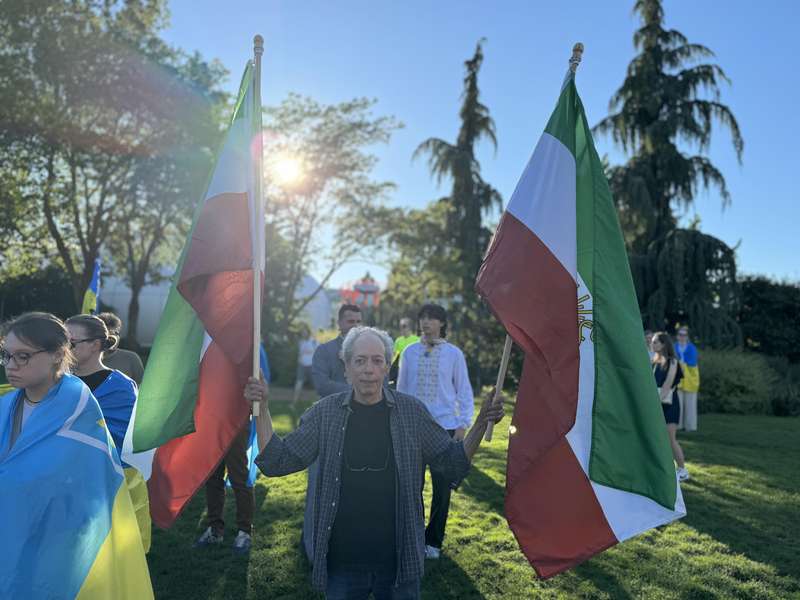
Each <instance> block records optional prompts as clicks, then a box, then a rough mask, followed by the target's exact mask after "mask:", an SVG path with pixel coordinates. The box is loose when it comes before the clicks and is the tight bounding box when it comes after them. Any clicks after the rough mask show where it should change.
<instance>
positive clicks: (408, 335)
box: [392, 317, 419, 362]
mask: <svg viewBox="0 0 800 600" xmlns="http://www.w3.org/2000/svg"><path fill="white" fill-rule="evenodd" d="M418 341H419V336H418V335H416V334H415V333H414V332H413V329H412V328H411V319H409V318H408V317H403V318H402V319H400V335H399V336H397V339H396V340H395V341H394V358H392V362H395V361H396V360H397V359H398V358H400V355H401V354H402V353H403V350H405V349H406V347H407V346H410V345H411V344H416V343H417V342H418Z"/></svg>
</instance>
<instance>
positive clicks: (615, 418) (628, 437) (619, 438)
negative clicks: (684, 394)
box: [551, 81, 677, 510]
mask: <svg viewBox="0 0 800 600" xmlns="http://www.w3.org/2000/svg"><path fill="white" fill-rule="evenodd" d="M561 97H562V99H565V98H566V99H567V100H569V101H570V104H568V105H567V106H564V110H565V115H562V116H560V117H559V118H558V119H556V118H555V115H554V118H551V123H553V122H557V123H559V124H561V123H562V121H563V122H566V121H568V119H570V118H572V115H574V116H575V119H576V120H575V121H574V129H573V131H574V132H575V134H574V137H573V139H574V142H575V145H574V148H573V150H574V155H575V157H576V167H577V169H576V173H577V182H576V183H577V186H576V194H577V198H576V202H577V206H576V216H577V223H576V226H577V241H578V272H579V273H580V275H581V277H582V278H583V280H584V282H585V283H586V285H587V287H588V288H589V290H590V292H591V293H592V301H593V315H592V320H593V322H594V329H593V331H594V355H595V390H594V405H593V419H592V450H591V457H590V461H589V478H590V479H591V480H592V481H594V482H596V483H599V484H602V485H606V486H609V487H612V488H617V489H621V490H625V491H628V492H632V493H635V494H640V495H642V496H646V497H648V498H651V499H652V500H654V501H655V502H657V503H658V504H660V505H662V506H664V507H665V508H668V509H670V510H671V509H673V508H674V506H675V500H676V497H677V484H676V479H675V467H674V465H673V462H672V453H671V450H670V447H669V443H668V441H667V434H666V430H665V424H664V416H663V413H662V410H661V404H660V402H659V400H658V396H657V393H656V387H655V382H654V380H653V373H652V371H651V368H650V365H649V362H648V358H647V352H646V349H645V347H644V333H643V330H642V321H641V316H640V313H639V305H638V302H637V300H636V292H635V289H634V286H633V279H632V278H631V272H630V266H629V264H628V256H627V253H626V251H625V244H624V242H623V238H622V231H621V229H620V226H619V221H618V219H617V213H616V208H615V206H614V202H613V200H612V198H611V192H610V190H609V188H608V181H607V180H606V177H605V173H604V171H603V165H602V163H601V162H600V157H599V156H598V155H597V151H596V150H595V147H594V142H593V141H592V135H591V130H590V128H589V125H588V123H587V120H586V115H585V113H584V110H583V105H582V103H581V100H580V98H579V97H578V94H577V91H576V90H575V84H574V81H570V82H569V83H568V85H567V87H566V89H565V90H564V92H563V93H562V95H561ZM559 105H561V101H559ZM559 139H562V138H561V137H559Z"/></svg>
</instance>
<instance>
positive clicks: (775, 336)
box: [739, 276, 800, 363]
mask: <svg viewBox="0 0 800 600" xmlns="http://www.w3.org/2000/svg"><path fill="white" fill-rule="evenodd" d="M740 285H741V289H742V302H741V308H740V311H739V323H740V324H741V327H742V333H743V334H744V339H745V346H746V347H747V348H750V349H752V350H756V351H758V352H763V353H765V354H769V355H771V356H779V357H785V358H787V359H788V360H789V361H790V362H792V363H798V362H800V310H798V307H800V285H798V284H796V283H789V282H782V283H781V282H776V281H771V280H770V279H768V278H767V277H760V276H756V277H744V278H742V280H741V282H740Z"/></svg>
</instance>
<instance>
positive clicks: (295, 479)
mask: <svg viewBox="0 0 800 600" xmlns="http://www.w3.org/2000/svg"><path fill="white" fill-rule="evenodd" d="M5 391H6V390H4V389H0V394H2V393H4V392H5ZM289 395H290V391H289V390H283V389H273V398H274V403H273V406H272V411H273V416H274V419H275V426H276V430H277V431H278V432H279V433H281V434H285V433H287V432H289V431H290V430H291V429H292V427H293V424H292V419H291V416H290V413H289V410H288V409H289V405H288V403H287V402H286V400H288V398H289ZM304 400H305V402H306V404H308V403H310V402H311V400H312V395H311V394H310V393H306V395H305V397H304ZM507 426H508V422H507V421H506V422H504V423H503V425H502V426H501V427H498V429H497V430H496V432H495V439H494V441H493V442H492V443H491V444H489V445H484V446H483V447H481V449H479V450H478V454H477V455H476V460H475V464H474V466H473V469H472V471H471V472H470V474H469V476H468V477H467V479H466V480H465V481H464V483H463V485H462V486H461V488H460V490H459V491H458V492H456V493H455V494H454V495H453V502H452V506H451V510H450V519H449V521H448V529H447V539H446V540H445V547H444V554H443V557H442V559H441V560H439V561H438V562H436V563H431V562H430V561H429V562H428V563H427V565H426V574H425V578H424V580H423V585H422V587H423V597H424V598H427V599H431V600H432V599H440V598H453V599H455V598H458V599H464V598H512V599H516V598H563V599H572V598H608V599H611V600H616V599H626V598H637V599H638V598H681V599H683V598H696V599H701V598H702V599H705V598H741V599H747V600H751V599H753V600H755V599H761V598H764V599H766V598H770V599H773V598H774V599H776V600H777V599H780V600H783V599H787V598H797V599H800V540H799V538H800V419H792V418H777V417H740V416H731V415H701V417H700V428H701V430H700V432H697V433H692V434H685V435H682V437H681V438H680V439H681V443H682V444H683V447H684V451H685V452H686V456H687V458H688V466H689V469H690V471H691V473H692V479H691V480H690V481H689V482H687V483H685V484H684V485H683V493H684V497H685V499H686V505H687V507H688V511H689V514H688V516H687V517H686V518H685V519H683V520H682V521H680V522H678V523H675V524H672V525H669V526H667V527H663V528H661V529H659V530H655V531H650V532H647V533H646V534H643V535H641V536H639V537H638V538H635V539H633V540H630V541H628V542H625V543H624V544H621V545H619V546H617V547H615V548H612V549H611V550H608V551H607V552H605V553H603V554H601V555H599V556H597V557H595V558H593V559H592V560H590V561H588V562H586V563H584V564H583V565H581V566H579V567H577V568H575V569H573V570H572V571H569V572H567V573H564V574H562V575H558V576H556V577H554V578H552V579H550V580H548V581H541V580H538V579H537V578H536V575H535V574H534V572H533V569H531V568H530V566H528V563H527V561H526V560H525V558H524V557H523V556H522V554H521V553H520V551H519V549H518V547H517V544H516V541H515V540H514V538H513V536H512V534H511V532H510V530H509V529H508V527H507V525H506V522H505V519H504V518H503V515H502V510H503V486H504V482H505V450H506V445H507ZM426 492H427V493H428V494H429V493H430V485H427V486H426ZM304 493H305V474H304V473H300V474H295V475H292V476H289V477H284V478H280V479H266V478H264V477H262V478H260V479H259V481H258V484H257V487H256V506H257V511H256V519H255V537H254V544H253V550H252V552H251V554H250V556H249V558H240V557H234V556H233V555H232V553H231V551H230V546H229V544H230V543H232V542H233V534H234V533H235V532H234V531H233V530H232V529H231V528H232V527H233V524H234V522H235V519H234V502H233V496H232V494H229V495H228V502H227V504H226V521H227V522H228V523H229V524H230V527H229V530H228V531H227V532H226V540H225V545H224V547H221V548H213V549H208V550H201V551H196V550H192V548H191V545H192V542H193V541H194V539H195V537H196V536H197V535H199V533H200V532H201V531H202V529H203V516H204V512H205V497H204V493H203V492H202V491H201V492H200V493H198V495H197V496H196V497H195V499H194V500H193V501H192V502H191V503H190V504H189V506H188V507H187V509H186V511H185V512H184V514H183V515H182V516H181V517H180V519H179V520H178V522H177V524H176V525H175V526H174V527H173V528H172V529H171V530H169V531H161V530H155V531H154V532H153V545H152V549H151V551H150V554H149V557H148V562H149V564H150V575H151V577H152V580H153V587H154V589H155V593H156V597H157V598H159V599H160V598H165V599H166V598H175V599H199V598H214V599H220V600H221V599H223V598H224V599H228V598H231V599H232V598H251V599H255V598H264V599H266V598H269V599H273V598H286V599H289V598H319V597H320V596H318V595H317V594H315V593H314V592H313V590H312V589H311V587H310V585H309V569H308V567H307V565H306V562H305V559H304V557H303V556H302V554H301V553H300V550H299V541H300V527H301V523H302V514H303V498H304ZM429 502H430V498H429V496H428V495H427V494H426V506H427V505H429Z"/></svg>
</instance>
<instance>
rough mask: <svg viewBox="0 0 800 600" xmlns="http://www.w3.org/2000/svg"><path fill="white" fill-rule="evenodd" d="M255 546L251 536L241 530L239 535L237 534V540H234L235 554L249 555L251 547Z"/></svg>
mask: <svg viewBox="0 0 800 600" xmlns="http://www.w3.org/2000/svg"><path fill="white" fill-rule="evenodd" d="M252 545H253V539H252V538H251V537H250V534H249V533H247V532H245V531H242V530H241V529H240V530H239V533H238V534H236V539H235V540H233V552H234V554H247V553H248V552H250V546H252Z"/></svg>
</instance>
